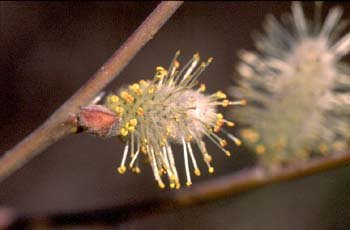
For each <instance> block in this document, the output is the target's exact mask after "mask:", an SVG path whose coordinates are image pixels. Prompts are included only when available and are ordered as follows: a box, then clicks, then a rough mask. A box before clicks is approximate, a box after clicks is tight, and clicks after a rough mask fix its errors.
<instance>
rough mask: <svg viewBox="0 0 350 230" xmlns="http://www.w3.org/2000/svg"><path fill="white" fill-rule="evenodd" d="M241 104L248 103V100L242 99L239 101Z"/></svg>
mask: <svg viewBox="0 0 350 230" xmlns="http://www.w3.org/2000/svg"><path fill="white" fill-rule="evenodd" d="M239 104H240V105H247V100H240V101H239Z"/></svg>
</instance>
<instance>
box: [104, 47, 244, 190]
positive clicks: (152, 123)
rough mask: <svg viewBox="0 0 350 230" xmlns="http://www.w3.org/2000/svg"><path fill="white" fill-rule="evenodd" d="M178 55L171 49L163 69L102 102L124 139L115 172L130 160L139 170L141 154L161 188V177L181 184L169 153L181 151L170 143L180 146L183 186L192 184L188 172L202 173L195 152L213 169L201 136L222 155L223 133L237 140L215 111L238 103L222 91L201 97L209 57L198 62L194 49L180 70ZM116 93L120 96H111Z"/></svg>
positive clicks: (198, 57) (226, 142)
mask: <svg viewBox="0 0 350 230" xmlns="http://www.w3.org/2000/svg"><path fill="white" fill-rule="evenodd" d="M179 54H180V52H176V54H175V56H174V58H173V60H172V62H171V63H170V66H169V68H168V69H165V68H164V67H161V66H158V67H156V71H155V74H154V77H153V79H152V80H140V81H139V82H138V83H133V84H131V85H129V86H127V87H124V88H122V89H121V90H120V91H119V92H118V93H116V94H111V95H109V96H108V97H107V99H106V102H105V106H106V107H107V108H108V109H109V110H111V111H112V112H114V113H116V114H117V116H118V117H119V118H120V128H119V129H118V134H117V135H119V136H120V137H121V139H122V140H123V141H125V143H126V144H125V148H124V153H123V156H122V161H121V163H120V166H119V168H118V171H119V172H120V173H124V171H125V170H126V167H125V164H126V161H127V160H128V159H130V158H131V160H130V162H129V163H128V166H129V168H130V169H131V170H132V171H133V172H135V173H139V172H140V169H139V166H138V164H139V163H138V162H139V160H138V159H139V158H140V157H144V156H145V157H146V160H147V161H148V162H149V164H150V166H151V168H152V171H153V175H154V179H155V180H156V182H157V184H158V186H159V187H160V188H165V183H164V180H165V178H167V181H168V183H169V185H170V186H169V187H170V188H172V189H179V188H180V187H181V180H182V179H180V178H179V173H178V172H177V167H176V163H177V162H175V156H174V154H180V153H177V152H174V151H173V145H175V144H178V145H181V146H182V157H183V161H184V165H185V173H184V174H185V178H184V184H186V185H187V186H191V185H192V183H193V182H192V178H191V174H193V173H194V175H196V176H200V175H201V172H200V170H199V167H198V162H197V159H198V158H199V157H200V156H201V157H202V159H203V161H204V163H205V164H206V166H207V168H208V172H209V173H213V172H214V167H213V166H212V165H211V163H212V156H211V155H209V154H208V152H207V149H206V143H205V140H206V139H208V140H210V141H211V142H213V143H214V144H215V145H216V146H217V147H218V150H219V151H222V152H223V153H224V154H225V155H226V156H230V155H231V153H230V152H229V151H228V150H227V149H225V147H226V146H227V145H228V141H227V140H225V139H224V138H223V136H226V137H228V138H229V139H230V140H232V141H233V143H235V144H236V145H239V144H240V140H239V139H238V138H237V137H235V136H234V135H232V134H231V133H229V132H227V131H226V130H225V129H223V128H222V127H223V125H224V124H225V123H226V124H227V126H228V127H232V126H233V124H234V123H233V122H230V121H227V120H226V119H225V118H224V115H223V114H222V113H218V111H217V106H218V105H224V106H231V105H240V104H241V103H240V102H239V101H230V100H228V99H227V96H226V94H225V93H224V92H222V91H217V92H216V93H214V94H209V95H206V94H204V92H205V90H206V87H205V85H204V84H200V83H199V82H198V77H199V76H200V74H201V73H202V72H203V71H204V70H205V69H206V68H207V66H208V65H209V63H211V62H212V58H209V59H208V60H207V61H202V62H201V60H200V56H199V53H196V54H194V55H193V57H192V59H191V60H190V61H189V62H188V63H187V64H185V65H184V66H185V67H183V68H182V69H179V68H180V62H179V61H178V60H177V59H178V56H179ZM198 84H199V88H197V87H198ZM195 88H196V89H195ZM116 95H119V96H120V98H121V100H119V99H116V98H118V96H116ZM213 130H214V131H215V133H214V131H213ZM221 135H223V136H221ZM140 153H143V154H140ZM140 155H142V156H140ZM127 156H130V157H129V158H128V157H127Z"/></svg>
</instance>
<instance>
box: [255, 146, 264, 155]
mask: <svg viewBox="0 0 350 230" xmlns="http://www.w3.org/2000/svg"><path fill="white" fill-rule="evenodd" d="M255 152H256V154H258V155H263V154H264V153H265V152H266V148H265V146H264V145H262V144H259V145H257V146H256V148H255Z"/></svg>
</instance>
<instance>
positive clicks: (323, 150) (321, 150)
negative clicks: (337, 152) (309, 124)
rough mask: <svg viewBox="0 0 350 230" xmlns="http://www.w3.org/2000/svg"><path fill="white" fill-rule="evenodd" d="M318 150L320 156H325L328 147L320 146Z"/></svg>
mask: <svg viewBox="0 0 350 230" xmlns="http://www.w3.org/2000/svg"><path fill="white" fill-rule="evenodd" d="M318 149H319V150H320V153H321V154H326V153H327V152H328V146H327V145H326V144H324V143H322V144H320V145H319V146H318Z"/></svg>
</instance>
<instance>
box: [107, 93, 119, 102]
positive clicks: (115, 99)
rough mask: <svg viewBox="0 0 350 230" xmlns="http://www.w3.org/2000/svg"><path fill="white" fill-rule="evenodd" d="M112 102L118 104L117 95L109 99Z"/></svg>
mask: <svg viewBox="0 0 350 230" xmlns="http://www.w3.org/2000/svg"><path fill="white" fill-rule="evenodd" d="M109 99H110V101H111V102H113V103H116V102H118V101H119V97H118V96H116V95H112V96H110V97H109Z"/></svg>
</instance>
